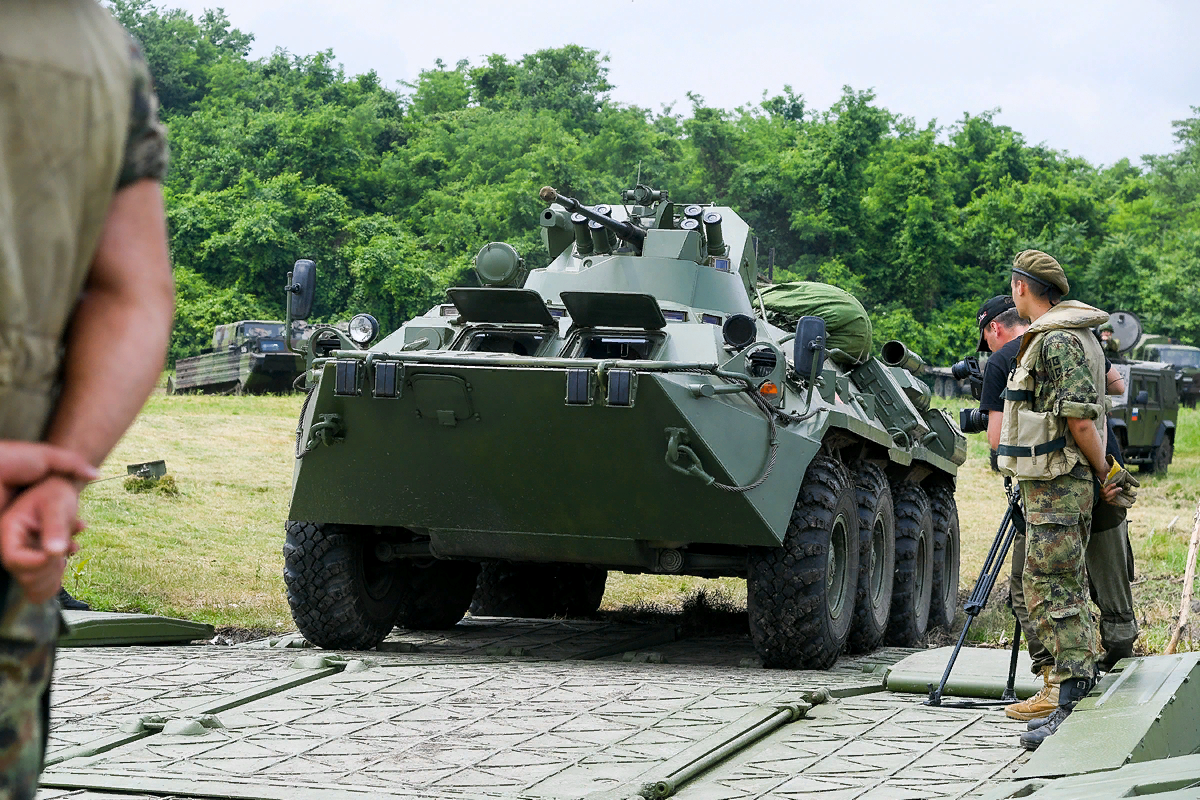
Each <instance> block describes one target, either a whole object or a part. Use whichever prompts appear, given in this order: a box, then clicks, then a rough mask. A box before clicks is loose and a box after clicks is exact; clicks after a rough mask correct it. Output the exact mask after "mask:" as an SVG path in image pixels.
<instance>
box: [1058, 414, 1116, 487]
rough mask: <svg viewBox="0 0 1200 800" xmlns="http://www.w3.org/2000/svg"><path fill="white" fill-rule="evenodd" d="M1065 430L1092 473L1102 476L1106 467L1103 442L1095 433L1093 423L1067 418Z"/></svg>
mask: <svg viewBox="0 0 1200 800" xmlns="http://www.w3.org/2000/svg"><path fill="white" fill-rule="evenodd" d="M1067 428H1068V429H1069V430H1070V431H1071V436H1072V438H1074V439H1075V444H1076V445H1078V446H1079V449H1080V450H1082V451H1083V455H1084V457H1085V458H1086V459H1087V460H1088V465H1089V466H1090V467H1091V469H1092V472H1094V473H1096V474H1097V475H1104V473H1105V470H1106V467H1107V466H1108V465H1107V464H1106V463H1105V461H1104V442H1103V441H1102V440H1101V439H1100V434H1099V433H1097V431H1096V426H1095V423H1093V422H1092V421H1091V420H1090V419H1082V418H1079V417H1068V418H1067Z"/></svg>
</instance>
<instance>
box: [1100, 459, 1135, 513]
mask: <svg viewBox="0 0 1200 800" xmlns="http://www.w3.org/2000/svg"><path fill="white" fill-rule="evenodd" d="M1105 458H1106V460H1107V462H1108V474H1107V475H1105V477H1104V482H1103V483H1102V485H1101V486H1100V497H1101V498H1103V500H1104V502H1106V503H1108V504H1110V505H1114V506H1120V507H1121V508H1129V507H1130V506H1132V505H1133V504H1134V503H1136V502H1137V487H1139V486H1141V484H1140V483H1138V479H1137V478H1135V477H1133V475H1132V474H1131V473H1130V472H1129V470H1127V469H1125V468H1124V467H1122V466H1121V465H1120V464H1118V463H1117V462H1116V459H1114V458H1113V457H1112V456H1106V457H1105Z"/></svg>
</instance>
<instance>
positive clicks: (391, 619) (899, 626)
mask: <svg viewBox="0 0 1200 800" xmlns="http://www.w3.org/2000/svg"><path fill="white" fill-rule="evenodd" d="M541 197H542V199H543V200H544V201H545V202H546V203H547V207H546V209H545V210H544V211H543V212H542V213H541V217H540V224H541V226H542V234H543V241H544V243H545V246H546V248H547V251H548V253H549V256H550V259H551V260H550V263H549V264H548V266H546V267H545V268H540V269H532V270H530V269H528V268H527V266H526V263H525V261H524V259H523V258H522V257H521V256H520V254H519V253H517V252H516V250H515V249H514V248H513V247H511V246H509V245H507V244H504V243H499V242H493V243H491V244H488V245H487V246H485V247H484V248H483V249H482V250H480V252H479V254H478V255H477V257H476V261H475V265H476V271H477V273H478V275H479V280H480V283H481V284H482V286H481V287H477V288H456V289H450V290H449V291H448V295H449V302H447V303H443V304H440V305H438V306H435V307H434V308H432V309H430V310H429V311H428V312H427V313H426V314H425V315H424V316H421V317H418V318H415V319H413V320H411V321H409V322H408V323H406V324H405V325H403V326H402V327H401V328H399V329H398V330H396V331H393V332H391V333H390V334H388V335H386V336H384V337H383V338H382V339H380V340H379V341H375V338H376V336H377V334H378V324H377V323H376V322H375V320H374V318H372V317H370V316H369V315H360V316H358V317H355V318H354V319H353V320H351V324H350V326H349V331H348V333H342V332H340V331H337V330H335V329H332V328H321V327H320V326H317V327H316V328H315V329H314V330H313V333H312V336H311V337H310V339H309V346H308V348H307V353H306V358H307V373H306V376H307V377H306V380H307V388H308V392H309V393H308V396H307V398H306V400H305V403H304V407H303V410H302V412H301V418H300V421H299V425H298V428H297V439H296V464H295V472H294V478H293V486H292V498H291V507H290V511H289V517H290V520H289V521H288V523H287V526H286V531H287V533H286V542H285V545H284V554H285V559H286V566H285V575H284V577H285V581H286V584H287V591H288V601H289V604H290V605H291V609H292V614H293V617H294V619H295V621H296V623H297V625H298V627H299V629H300V631H301V633H303V635H304V636H305V637H306V638H307V639H308V640H309V641H311V642H313V643H314V644H317V645H319V646H322V647H326V648H340V649H366V648H371V647H374V646H375V645H376V644H378V643H379V642H380V641H381V640H382V639H383V638H384V637H385V636H387V635H388V633H389V632H390V631H391V630H392V628H393V626H395V625H400V626H403V627H406V628H409V629H428V628H441V627H449V626H453V625H454V624H456V623H457V622H458V621H459V620H460V619H461V618H462V617H463V615H464V614H465V613H466V612H467V610H468V608H471V607H472V602H473V601H474V604H475V605H474V613H477V614H494V613H497V612H501V611H502V612H503V613H507V614H514V615H515V614H525V615H539V614H540V615H560V614H576V613H589V612H592V611H594V610H595V609H596V608H597V607H598V606H599V603H600V601H601V598H602V596H603V591H604V583H605V578H606V576H607V573H608V571H609V570H620V571H624V572H630V573H656V574H667V575H680V574H686V575H698V576H705V577H717V576H741V577H745V578H746V580H747V582H748V592H749V616H750V633H751V637H752V639H753V642H754V644H755V647H756V649H757V651H758V653H759V654H760V656H761V658H762V660H763V662H764V663H765V664H766V665H768V666H774V667H787V668H800V667H820V668H824V667H828V666H829V665H831V664H832V663H833V662H834V660H835V659H836V658H837V656H838V654H839V653H840V652H841V651H842V650H843V649H849V650H853V651H866V650H870V649H873V648H875V647H877V646H878V645H880V644H881V643H883V642H888V643H891V644H899V645H912V644H914V643H916V642H917V641H919V640H920V639H921V638H922V637H923V636H924V635H925V633H926V631H927V630H928V629H929V628H930V627H931V626H938V625H941V626H945V625H948V624H950V623H951V621H952V620H953V617H954V612H955V605H956V599H957V591H958V552H959V542H958V514H957V510H956V507H955V501H954V485H955V474H956V471H957V468H958V466H959V465H960V464H962V462H963V461H964V459H965V455H966V440H965V437H964V436H963V435H962V433H961V432H960V431H959V430H958V428H957V426H956V425H955V424H954V422H953V421H952V420H951V419H950V418H949V417H948V416H947V415H946V414H945V413H944V412H942V411H940V410H937V409H932V408H930V405H929V398H930V391H929V387H928V386H926V385H925V384H924V383H923V382H922V381H920V380H918V379H917V378H916V377H915V376H914V373H915V372H917V371H918V370H919V369H920V368H921V366H922V364H921V360H920V359H919V358H918V357H917V356H915V355H913V354H912V353H910V352H909V351H908V350H907V349H906V348H905V347H904V345H903V344H901V343H900V342H888V343H887V344H886V345H884V347H883V356H884V359H883V360H880V359H877V358H875V357H873V356H872V355H871V354H870V346H869V344H868V346H867V348H866V349H865V350H861V349H860V350H859V351H857V352H851V351H848V350H846V349H843V347H840V346H839V344H840V343H841V342H842V339H840V338H839V334H840V331H839V328H838V327H837V326H833V327H828V326H827V325H826V320H825V319H824V318H822V316H821V315H820V313H815V312H820V311H821V304H820V303H819V302H817V303H816V304H815V305H814V306H813V309H812V310H813V312H814V313H808V314H803V315H801V316H800V318H799V320H798V321H797V322H796V325H795V328H794V329H790V330H785V329H782V328H779V327H776V326H775V325H772V324H770V323H769V322H768V321H767V314H766V309H765V307H764V305H763V303H762V300H761V297H760V296H759V291H758V287H757V266H756V260H755V251H754V239H753V237H752V235H751V232H750V230H749V227H748V225H747V224H746V223H745V222H744V221H743V220H742V219H741V218H740V217H739V216H738V215H737V214H736V213H735V212H734V210H733V209H731V208H724V207H717V206H712V205H700V204H692V205H680V204H676V203H673V202H672V201H671V200H670V199H669V196H668V194H667V192H666V191H661V190H656V189H652V188H650V187H647V186H642V185H639V186H637V187H636V188H634V189H630V190H626V191H624V192H622V194H621V197H620V200H621V201H622V204H621V205H613V206H611V207H610V206H605V205H597V206H585V205H584V204H582V203H580V202H578V201H577V200H574V199H572V198H570V197H566V196H563V195H561V194H559V193H558V192H556V191H555V190H554V189H551V188H549V187H547V188H545V189H543V190H542V193H541ZM312 274H313V270H312V268H311V262H297V268H296V274H295V275H293V276H291V277H290V278H289V287H288V289H289V320H290V319H291V317H293V316H295V317H304V316H306V314H307V311H308V308H309V307H311V302H312V292H313V291H314V290H313V280H312ZM860 308H861V307H860ZM862 316H863V317H864V318H865V313H864V314H863V315H862ZM867 324H868V328H867V329H868V330H869V323H867ZM852 349H853V348H852Z"/></svg>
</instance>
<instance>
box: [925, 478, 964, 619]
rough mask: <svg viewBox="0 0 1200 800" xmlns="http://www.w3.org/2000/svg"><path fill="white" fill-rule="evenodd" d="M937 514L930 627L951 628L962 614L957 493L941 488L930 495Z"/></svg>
mask: <svg viewBox="0 0 1200 800" xmlns="http://www.w3.org/2000/svg"><path fill="white" fill-rule="evenodd" d="M929 502H930V504H931V506H932V511H933V590H932V591H931V592H930V601H929V627H931V628H950V627H951V626H952V625H954V615H955V614H957V613H958V565H959V529H958V505H957V504H956V503H955V502H954V490H953V489H952V488H951V487H950V486H949V485H947V484H939V485H938V486H936V487H934V489H933V490H932V491H930V492H929Z"/></svg>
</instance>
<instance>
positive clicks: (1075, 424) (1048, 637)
mask: <svg viewBox="0 0 1200 800" xmlns="http://www.w3.org/2000/svg"><path fill="white" fill-rule="evenodd" d="M1069 289H1070V285H1069V284H1068V283H1067V278H1066V274H1065V273H1064V272H1063V270H1062V267H1060V266H1059V264H1058V262H1057V261H1055V260H1054V259H1053V258H1052V257H1051V256H1049V255H1047V254H1046V253H1043V252H1041V251H1038V250H1026V251H1024V252H1022V253H1019V254H1018V255H1017V257H1016V259H1015V260H1014V262H1013V277H1012V290H1013V300H1014V302H1015V304H1016V308H1017V311H1018V312H1019V313H1020V314H1021V315H1022V316H1023V317H1026V318H1028V319H1030V320H1031V321H1032V323H1033V324H1032V325H1031V326H1030V328H1029V331H1028V332H1027V333H1026V334H1025V338H1024V339H1023V341H1022V346H1021V350H1020V351H1019V353H1018V357H1017V362H1016V363H1017V366H1016V367H1015V368H1014V370H1013V373H1012V375H1011V376H1010V378H1009V383H1008V388H1007V389H1006V390H1005V409H1004V423H1003V425H1004V427H1003V430H1002V432H1001V438H1000V442H1001V444H1000V447H999V448H998V452H999V459H998V460H999V463H1000V467H1001V469H1002V470H1003V471H1005V472H1006V473H1007V474H1009V475H1011V476H1013V477H1016V478H1018V479H1019V480H1020V487H1021V500H1022V505H1023V506H1024V512H1025V521H1026V557H1025V558H1026V560H1025V573H1024V578H1023V585H1024V590H1025V600H1026V604H1027V606H1028V611H1029V617H1030V619H1031V620H1032V622H1033V624H1034V627H1035V633H1036V635H1037V637H1038V639H1040V640H1041V641H1042V642H1043V643H1044V644H1045V645H1046V646H1047V647H1049V649H1050V651H1051V652H1052V653H1053V654H1054V663H1055V668H1054V675H1055V677H1056V678H1057V679H1058V680H1059V681H1060V682H1061V683H1060V690H1059V706H1058V709H1057V710H1055V711H1054V713H1052V714H1051V715H1050V716H1049V717H1047V718H1045V719H1044V720H1036V721H1035V723H1041V724H1040V725H1036V727H1035V729H1033V730H1030V731H1028V732H1026V733H1024V734H1022V735H1021V742H1022V744H1023V745H1024V746H1025V747H1027V748H1029V749H1034V748H1036V747H1037V746H1038V745H1039V744H1041V742H1042V741H1043V740H1044V739H1045V738H1046V737H1048V736H1049V735H1051V734H1053V733H1054V732H1055V731H1056V730H1057V729H1058V726H1059V725H1060V724H1061V723H1062V721H1063V720H1065V719H1066V717H1067V716H1068V715H1069V714H1070V713H1071V709H1073V708H1074V706H1075V703H1076V702H1078V701H1079V700H1080V699H1081V698H1083V697H1084V696H1085V695H1086V694H1087V693H1088V691H1089V690H1090V689H1091V687H1092V685H1093V683H1094V679H1095V669H1096V652H1095V649H1094V644H1093V642H1094V639H1095V637H1094V631H1093V625H1092V617H1091V610H1090V608H1089V606H1088V579H1087V571H1086V566H1085V552H1086V549H1087V543H1088V533H1089V531H1090V529H1091V518H1092V509H1093V505H1094V503H1095V500H1096V489H1097V486H1098V485H1099V484H1101V483H1103V482H1104V481H1106V480H1107V473H1108V463H1107V461H1106V459H1105V436H1106V424H1105V410H1106V408H1105V405H1104V397H1103V387H1104V374H1105V370H1104V356H1103V353H1102V351H1101V349H1100V345H1099V343H1098V342H1097V341H1096V339H1095V337H1093V336H1092V334H1091V331H1090V330H1088V328H1089V327H1090V326H1093V325H1096V324H1098V323H1099V322H1100V321H1103V320H1105V319H1107V314H1105V313H1104V312H1102V311H1099V310H1098V309H1094V308H1091V307H1090V306H1086V305H1084V304H1082V303H1078V302H1074V301H1067V302H1061V300H1062V296H1063V295H1065V294H1066V293H1067V291H1068V290H1069ZM1097 479H1098V480H1097ZM1117 491H1118V490H1117V489H1115V488H1110V489H1107V490H1105V494H1104V496H1105V497H1107V498H1110V499H1111V498H1113V497H1115V495H1116V492H1117ZM1035 723H1031V725H1034V724H1035Z"/></svg>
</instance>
